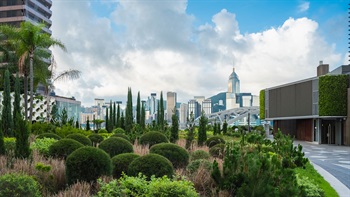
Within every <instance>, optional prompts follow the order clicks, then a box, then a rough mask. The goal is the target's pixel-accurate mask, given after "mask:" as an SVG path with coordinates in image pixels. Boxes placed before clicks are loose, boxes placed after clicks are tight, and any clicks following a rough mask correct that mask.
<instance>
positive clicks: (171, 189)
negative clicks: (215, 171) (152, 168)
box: [146, 177, 199, 197]
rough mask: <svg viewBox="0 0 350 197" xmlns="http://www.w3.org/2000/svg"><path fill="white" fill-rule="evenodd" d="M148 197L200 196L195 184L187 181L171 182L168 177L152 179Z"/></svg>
mask: <svg viewBox="0 0 350 197" xmlns="http://www.w3.org/2000/svg"><path fill="white" fill-rule="evenodd" d="M146 196H147V197H152V196H186V197H197V196H199V195H198V194H197V192H196V190H195V189H194V187H193V183H192V182H191V181H187V180H181V179H180V180H171V179H169V178H168V177H161V178H154V177H152V178H151V181H150V182H149V185H148V190H147V195H146Z"/></svg>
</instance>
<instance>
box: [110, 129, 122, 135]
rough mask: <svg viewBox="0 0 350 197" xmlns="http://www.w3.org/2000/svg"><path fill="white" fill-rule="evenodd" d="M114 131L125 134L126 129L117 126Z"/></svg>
mask: <svg viewBox="0 0 350 197" xmlns="http://www.w3.org/2000/svg"><path fill="white" fill-rule="evenodd" d="M112 133H122V134H125V131H124V129H122V128H115V129H113V131H112Z"/></svg>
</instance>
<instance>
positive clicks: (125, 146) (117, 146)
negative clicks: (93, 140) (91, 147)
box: [98, 137, 134, 157]
mask: <svg viewBox="0 0 350 197" xmlns="http://www.w3.org/2000/svg"><path fill="white" fill-rule="evenodd" d="M98 148H100V149H102V150H104V151H106V153H108V154H109V155H110V156H111V157H114V156H115V155H119V154H122V153H132V152H134V148H133V146H132V144H131V143H130V142H129V141H127V140H125V139H123V138H120V137H111V138H108V139H106V140H104V141H102V142H101V144H100V145H99V146H98Z"/></svg>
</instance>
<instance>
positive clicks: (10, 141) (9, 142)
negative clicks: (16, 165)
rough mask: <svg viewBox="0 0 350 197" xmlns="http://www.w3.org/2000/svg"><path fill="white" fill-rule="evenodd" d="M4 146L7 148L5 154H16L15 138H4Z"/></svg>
mask: <svg viewBox="0 0 350 197" xmlns="http://www.w3.org/2000/svg"><path fill="white" fill-rule="evenodd" d="M4 146H5V153H6V154H7V153H9V152H12V151H13V152H15V150H16V138H14V137H5V138H4Z"/></svg>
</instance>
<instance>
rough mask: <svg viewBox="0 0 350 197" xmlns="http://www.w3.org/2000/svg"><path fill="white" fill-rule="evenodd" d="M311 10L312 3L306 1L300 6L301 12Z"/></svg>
mask: <svg viewBox="0 0 350 197" xmlns="http://www.w3.org/2000/svg"><path fill="white" fill-rule="evenodd" d="M309 8H310V2H308V1H306V2H302V3H301V4H300V5H299V6H298V9H299V12H306V11H307V10H309Z"/></svg>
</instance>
